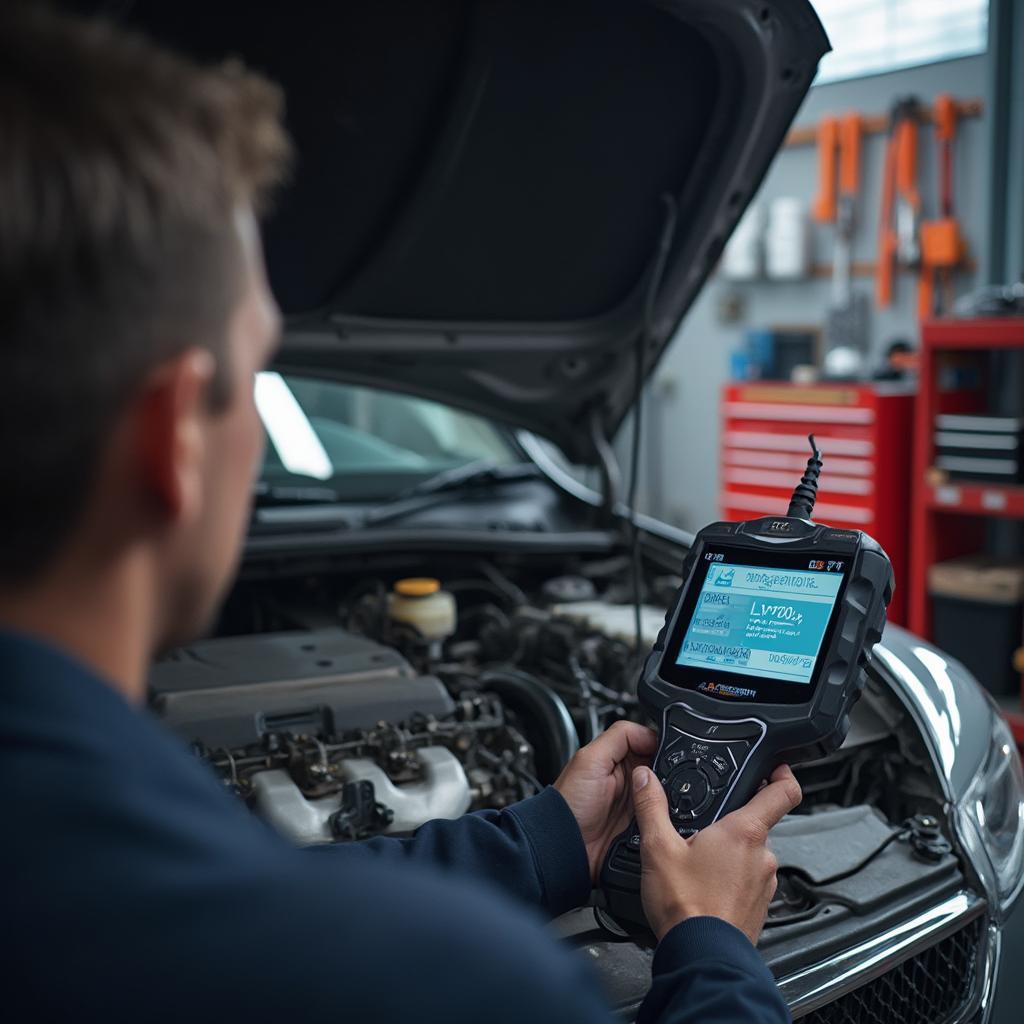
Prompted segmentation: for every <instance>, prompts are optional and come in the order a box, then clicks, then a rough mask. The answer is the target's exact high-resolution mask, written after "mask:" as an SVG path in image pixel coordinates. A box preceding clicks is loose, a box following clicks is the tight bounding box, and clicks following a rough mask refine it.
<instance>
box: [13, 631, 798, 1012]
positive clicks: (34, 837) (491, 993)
mask: <svg viewBox="0 0 1024 1024" xmlns="http://www.w3.org/2000/svg"><path fill="white" fill-rule="evenodd" d="M0 780H2V787H3V789H2V792H3V803H2V808H3V810H2V814H3V819H2V826H0V837H2V838H0V893H2V895H0V920H2V928H3V935H4V939H3V943H2V945H3V946H4V949H3V952H2V963H3V970H2V975H3V976H4V977H5V978H6V979H7V983H6V984H5V986H4V992H3V994H2V996H0V998H2V999H3V1003H0V1006H4V1007H5V1011H4V1012H3V1013H0V1016H6V1011H7V1010H10V1009H11V1007H12V1005H20V1006H21V1007H22V1008H23V1010H22V1012H24V1013H27V1014H30V1018H31V1019H32V1020H37V1021H38V1020H76V1021H80V1020H93V1019H103V1020H105V1021H109V1022H120V1021H138V1022H143V1021H145V1022H163V1021H168V1022H170V1021H187V1022H198V1021H204V1022H205V1021H211V1022H212V1021H217V1022H218V1024H224V1022H227V1021H244V1022H246V1024H255V1022H271V1021H274V1022H278V1024H280V1022H282V1021H302V1022H306V1021H309V1022H320V1021H323V1022H328V1021H329V1022H331V1024H338V1022H344V1021H363V1020H373V1021H381V1022H392V1021H393V1022H398V1021H402V1022H408V1021H444V1022H446V1024H459V1022H466V1024H469V1022H474V1024H480V1022H493V1024H505V1022H509V1024H511V1022H528V1024H547V1022H550V1024H556V1022H558V1024H576V1022H581V1024H582V1022H594V1024H596V1022H607V1021H608V1020H609V1019H610V1015H609V1012H608V1010H607V1009H606V1008H605V1006H604V1005H603V1003H602V999H601V997H600V994H599V991H598V987H597V985H596V982H595V979H594V978H593V977H592V976H591V975H590V974H589V973H588V971H587V969H586V967H585V966H584V964H583V963H582V961H581V960H580V959H579V958H578V957H577V955H576V954H574V953H572V952H571V951H569V950H568V949H566V948H564V947H562V946H561V945H560V944H559V943H558V942H557V941H555V939H553V938H552V937H551V936H550V934H548V933H547V931H546V929H545V928H544V926H543V921H544V919H545V918H550V917H551V916H553V915H556V914H559V913H561V912H563V911H565V910H568V909H570V908H572V907H575V906H578V905H580V904H582V903H585V902H586V900H587V897H588V893H589V889H590V880H589V872H588V869H587V860H586V855H585V852H584V848H583V843H582V839H581V837H580V833H579V829H578V827H577V825H576V822H575V819H574V818H573V816H572V814H571V812H570V811H569V809H568V807H567V806H566V804H565V802H564V801H563V800H562V798H561V796H560V795H559V794H558V793H557V792H556V791H555V790H551V789H549V790H547V791H545V792H544V793H542V794H541V795H539V796H537V797H534V798H533V799H530V800H525V801H523V802H522V803H520V804H517V805H516V806H514V807H512V808H509V809H508V810H506V811H503V812H501V813H497V812H486V813H480V814H472V815H467V816H466V817H464V818H461V819H459V820H458V821H445V822H431V823H430V824H428V825H425V826H423V827H422V828H421V829H420V830H419V831H418V832H417V833H416V835H415V837H414V838H412V839H406V840H397V839H375V840H372V841H369V842H364V843H357V844H349V845H344V846H332V847H322V848H314V849H311V850H310V849H307V850H300V849H297V848H295V847H293V846H292V845H290V844H289V843H287V842H286V841H285V840H284V839H282V838H280V837H279V836H277V835H276V834H275V833H273V832H271V831H270V830H269V829H268V828H267V827H265V826H264V825H262V824H261V823H260V822H259V821H257V820H256V819H255V818H254V817H253V816H252V815H251V814H250V813H249V812H248V811H247V810H246V809H245V808H244V807H243V806H242V804H241V803H240V802H239V801H238V800H237V799H236V798H235V797H233V796H231V795H230V794H228V793H226V792H225V791H224V790H223V789H222V787H221V786H220V784H219V783H218V782H217V780H216V779H215V778H214V777H213V775H212V774H211V773H210V772H209V771H208V770H207V769H206V768H205V767H203V766H202V765H201V764H200V763H199V762H198V761H197V760H196V759H195V758H193V757H192V756H191V754H189V753H188V752H187V751H186V750H185V749H184V747H183V746H182V745H180V744H179V743H178V742H177V741H176V740H175V739H174V738H173V737H171V736H170V735H169V734H168V733H167V732H165V730H164V729H163V728H162V727H161V726H160V725H159V723H158V722H156V721H155V720H153V719H152V718H151V717H150V716H149V715H148V714H147V713H145V712H141V711H139V710H137V709H135V708H133V707H132V706H130V705H129V704H128V703H127V702H126V701H125V700H124V699H123V698H122V697H121V696H120V695H119V694H118V693H117V692H116V691H115V690H113V689H112V688H110V687H109V686H108V685H106V684H105V683H104V682H102V681H101V680H99V679H97V678H96V677H95V676H94V675H93V674H92V673H90V672H89V671H88V670H87V669H85V668H84V667H82V666H81V665H79V664H78V663H76V662H75V661H73V660H72V659H70V658H68V657H65V656H64V655H63V654H61V653H59V652H57V651H55V650H53V649H50V648H48V647H46V646H44V645H42V644H40V643H37V642H35V641H33V640H30V639H28V638H25V637H18V636H15V635H12V634H0ZM653 973H654V979H653V987H652V989H651V993H650V995H649V996H648V998H647V1000H646V1002H645V1003H644V1006H643V1009H642V1012H641V1015H640V1020H641V1021H643V1022H645V1024H648V1022H650V1024H653V1022H654V1021H659V1022H666V1024H668V1022H672V1024H683V1022H691V1021H692V1022H696V1021H700V1022H702V1024H726V1022H729V1024H732V1022H739V1021H758V1022H782V1021H787V1020H788V1019H789V1017H788V1014H787V1012H786V1009H785V1006H784V1004H783V1003H782V1001H781V999H780V997H779V995H778V993H777V991H776V989H775V986H774V983H773V981H772V978H771V975H770V974H769V972H768V971H767V969H766V968H765V966H764V964H763V963H762V961H761V959H760V957H759V956H758V954H757V952H756V950H755V949H754V948H753V947H752V946H751V945H750V943H749V942H748V941H747V939H746V938H745V937H744V936H743V935H742V934H741V933H740V932H739V931H737V930H736V929H734V928H732V927H731V926H730V925H727V924H725V923H724V922H722V921H717V920H715V919H712V918H699V919H695V920H691V921H687V922H684V923H683V924H680V925H678V926H677V927H676V928H675V929H673V930H672V931H671V932H670V933H669V934H668V935H667V936H666V937H665V939H664V940H663V941H662V943H661V945H660V946H659V948H658V951H657V954H656V956H655V959H654V971H653ZM13 1019H22V1018H21V1017H15V1018H13ZM25 1019H29V1018H28V1017H26V1018H25Z"/></svg>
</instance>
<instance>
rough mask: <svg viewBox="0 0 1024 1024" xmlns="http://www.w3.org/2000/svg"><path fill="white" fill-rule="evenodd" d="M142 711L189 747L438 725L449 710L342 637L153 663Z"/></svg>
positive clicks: (366, 643) (286, 638)
mask: <svg viewBox="0 0 1024 1024" xmlns="http://www.w3.org/2000/svg"><path fill="white" fill-rule="evenodd" d="M149 684H150V703H151V706H152V707H153V710H154V711H156V713H157V714H158V715H159V716H160V717H161V718H162V719H163V720H164V722H165V724H166V725H167V726H168V727H169V728H170V729H171V730H172V731H173V732H175V733H176V734H177V735H178V736H180V737H181V738H182V739H183V740H185V741H186V742H188V743H201V744H203V745H204V746H206V747H208V748H210V749H218V748H235V747H246V746H249V745H250V744H253V743H256V742H258V741H259V740H260V739H261V737H263V736H264V735H265V734H267V733H274V732H286V731H287V732H303V733H307V734H310V735H330V734H337V733H342V732H345V731H347V730H351V729H366V728H370V727H372V726H374V725H376V724H377V723H378V722H382V721H385V722H400V721H404V720H406V719H407V718H409V716H410V715H413V714H415V713H420V714H423V715H434V716H436V717H438V718H440V717H443V716H445V715H448V714H450V713H451V712H452V711H453V710H454V708H455V703H454V701H453V700H452V698H451V696H450V695H449V693H448V691H447V690H446V689H445V688H444V686H443V685H442V684H441V682H440V681H439V680H438V679H435V678H433V677H432V676H420V675H417V674H416V672H415V671H414V670H413V668H412V666H411V665H410V664H409V663H408V662H407V661H406V660H405V659H404V658H403V657H402V656H401V654H399V653H398V652H397V651H395V650H393V649H392V648H389V647H383V646H381V645H380V644H377V643H374V642H373V641H372V640H368V639H366V638H365V637H361V636H356V635H354V634H352V633H347V632H345V631H344V630H342V629H321V630H314V631H311V632H295V633H271V634H266V635H263V636H259V635H258V636H246V637H229V638H226V639H220V640H204V641H200V642H199V643H196V644H193V645H191V646H190V647H184V648H181V649H179V650H177V651H175V652H174V654H173V655H171V656H170V657H169V658H167V659H165V660H164V661H161V662H159V663H158V664H156V665H155V666H154V667H153V669H152V671H151V673H150V677H149Z"/></svg>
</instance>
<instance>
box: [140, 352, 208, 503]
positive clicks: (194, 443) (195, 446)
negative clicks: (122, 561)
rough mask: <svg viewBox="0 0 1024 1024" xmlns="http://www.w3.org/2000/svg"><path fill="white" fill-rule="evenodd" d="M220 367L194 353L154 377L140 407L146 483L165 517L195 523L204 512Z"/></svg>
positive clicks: (161, 368)
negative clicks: (213, 390)
mask: <svg viewBox="0 0 1024 1024" xmlns="http://www.w3.org/2000/svg"><path fill="white" fill-rule="evenodd" d="M215 372H216V365H215V362H214V358H213V355H212V353H210V352H208V351H207V350H206V349H200V348H193V349H188V350H187V351H185V352H183V353H182V354H181V355H179V356H176V357H175V358H174V359H172V360H170V361H169V362H166V363H164V364H162V365H161V366H159V367H158V368H157V369H156V370H154V371H153V372H152V374H150V376H149V378H148V380H147V382H146V386H145V388H144V389H143V393H142V396H141V399H140V404H139V420H138V422H139V435H138V436H139V445H138V458H139V467H140V470H141V474H140V475H141V482H142V485H143V487H144V488H145V490H146V491H147V492H148V494H149V495H150V497H151V499H152V500H153V502H154V504H155V506H156V508H157V509H158V512H159V514H161V515H162V516H166V517H167V518H168V519H169V520H171V521H173V522H176V523H185V522H191V521H193V520H194V519H196V518H197V517H198V515H199V513H200V510H201V509H202V504H203V500H204V495H203V462H204V459H205V457H206V437H205V425H206V423H207V419H208V416H209V407H208V402H209V389H210V385H211V383H212V381H213V376H214V373H215Z"/></svg>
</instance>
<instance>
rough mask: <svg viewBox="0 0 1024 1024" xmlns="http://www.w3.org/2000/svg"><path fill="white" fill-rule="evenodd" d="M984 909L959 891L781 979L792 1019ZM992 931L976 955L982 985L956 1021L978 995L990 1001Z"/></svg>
mask: <svg viewBox="0 0 1024 1024" xmlns="http://www.w3.org/2000/svg"><path fill="white" fill-rule="evenodd" d="M986 908H987V903H986V902H985V900H983V899H982V898H981V897H980V896H976V895H975V894H974V893H971V892H967V891H961V892H959V893H957V894H956V895H955V896H951V897H950V898H949V899H947V900H945V901H944V902H942V903H940V904H938V905H937V906H934V907H932V908H931V909H929V910H926V911H924V912H923V913H921V914H918V915H917V916H916V917H913V918H911V919H910V920H909V921H905V922H904V923H903V924H900V925H897V926H896V927H895V928H890V929H889V930H888V931H886V932H883V933H882V934H880V935H877V936H875V937H874V938H871V939H868V940H867V941H866V942H862V943H861V944H860V945H858V946H853V947H852V948H850V949H846V950H843V951H842V952H841V953H837V954H836V955H835V956H833V957H830V958H829V959H828V960H824V961H822V962H821V963H819V964H815V965H814V966H813V967H807V968H804V970H802V971H797V972H796V973H795V974H791V975H789V976H788V977H785V978H782V979H781V980H780V981H779V990H780V992H781V993H782V996H783V998H784V999H785V1000H786V1002H787V1003H788V1004H789V1009H790V1013H791V1014H792V1015H793V1018H794V1020H795V1019H797V1018H799V1017H803V1016H805V1015H806V1014H808V1013H811V1012H812V1011H813V1010H817V1009H819V1008H820V1007H822V1006H827V1005H828V1004H829V1003H832V1002H834V1001H835V1000H837V999H839V998H840V997H841V996H844V995H846V994H847V993H848V992H852V991H853V990H854V989H856V988H860V986H861V985H865V984H867V983H868V982H870V981H873V980H874V979H875V978H878V977H880V976H881V975H883V974H885V973H886V972H887V971H890V970H892V969H893V968H894V967H897V966H898V965H899V964H901V963H903V961H904V960H909V959H910V958H911V957H912V956H915V955H916V954H917V953H920V952H921V951H922V950H925V949H928V948H929V947H930V946H934V945H936V944H937V943H939V942H941V941H942V940H943V939H945V938H946V937H947V936H949V935H952V934H953V933H954V932H955V931H957V930H959V929H960V928H962V927H963V926H964V925H965V924H967V923H969V922H970V921H972V920H974V918H976V917H979V916H980V915H982V914H984V913H985V910H986ZM992 932H993V929H992V928H989V930H988V935H989V941H988V942H986V943H985V948H984V949H983V950H982V951H981V953H980V957H979V974H980V975H982V977H981V985H980V986H978V985H976V992H975V993H974V995H973V996H972V998H971V999H970V1000H969V1003H968V1006H967V1008H966V1009H967V1011H968V1012H966V1013H963V1014H961V1016H960V1018H959V1019H961V1020H962V1019H965V1018H967V1017H969V1016H970V1014H971V1013H973V1012H975V1011H976V1010H977V1008H978V1005H979V1003H981V1001H982V999H984V998H988V1001H989V1002H990V1001H991V1000H990V994H991V989H992V985H993V981H992V979H993V977H994V974H995V968H996V966H997V964H998V959H999V956H998V944H997V945H996V946H995V948H994V949H993V946H992V942H991V935H992ZM986 994H987V995H986ZM986 1012H987V1011H986Z"/></svg>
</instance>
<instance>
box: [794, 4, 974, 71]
mask: <svg viewBox="0 0 1024 1024" xmlns="http://www.w3.org/2000/svg"><path fill="white" fill-rule="evenodd" d="M813 2H814V6H815V8H816V9H817V11H818V16H819V17H820V18H821V21H822V24H823V25H824V26H825V31H826V32H827V33H828V36H829V39H830V40H831V41H832V52H831V53H830V54H827V55H826V57H825V59H824V60H823V61H822V62H821V70H820V71H819V73H818V77H817V78H816V79H815V82H816V83H817V84H821V83H823V82H836V81H840V80H841V79H844V78H857V77H859V76H861V75H874V74H878V73H880V72H883V71H895V70H896V69H897V68H908V67H913V66H915V65H918V64H931V63H933V62H935V61H939V60H949V59H950V58H951V57H969V56H971V55H973V54H976V53H984V52H985V50H986V48H987V45H988V0H813Z"/></svg>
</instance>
